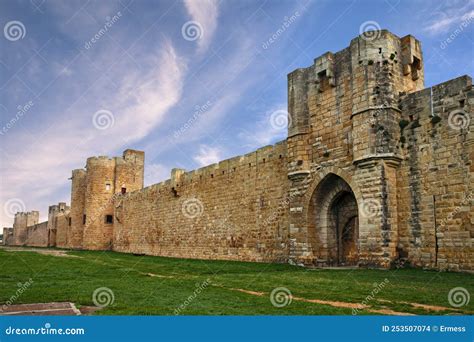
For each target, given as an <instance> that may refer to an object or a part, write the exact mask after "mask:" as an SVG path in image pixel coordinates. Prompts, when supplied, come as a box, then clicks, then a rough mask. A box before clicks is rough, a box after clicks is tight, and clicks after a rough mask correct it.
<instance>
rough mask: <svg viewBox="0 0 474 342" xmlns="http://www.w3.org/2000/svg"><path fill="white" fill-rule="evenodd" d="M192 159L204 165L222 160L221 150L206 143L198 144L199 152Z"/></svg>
mask: <svg viewBox="0 0 474 342" xmlns="http://www.w3.org/2000/svg"><path fill="white" fill-rule="evenodd" d="M193 159H194V160H195V161H196V162H197V163H198V164H199V165H200V166H206V165H210V164H214V163H217V162H219V161H220V160H222V151H221V149H220V148H218V147H211V146H207V145H201V146H199V152H198V154H197V155H195V156H194V157H193Z"/></svg>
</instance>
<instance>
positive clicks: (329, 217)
mask: <svg viewBox="0 0 474 342" xmlns="http://www.w3.org/2000/svg"><path fill="white" fill-rule="evenodd" d="M307 194H308V197H307V200H306V205H305V206H304V208H306V211H305V216H306V222H307V229H308V230H307V232H308V243H309V246H310V248H311V250H312V251H313V256H314V258H315V263H316V264H320V265H321V264H322V265H356V264H357V263H358V250H359V246H358V235H359V229H358V227H359V221H358V217H359V210H358V203H359V202H360V199H361V195H360V190H359V188H358V187H357V185H356V184H354V183H353V181H352V178H351V176H350V175H349V174H348V173H347V172H345V171H344V170H342V169H340V168H328V169H326V170H325V172H320V173H318V174H316V177H314V179H313V181H312V183H311V186H310V187H309V188H308V192H307Z"/></svg>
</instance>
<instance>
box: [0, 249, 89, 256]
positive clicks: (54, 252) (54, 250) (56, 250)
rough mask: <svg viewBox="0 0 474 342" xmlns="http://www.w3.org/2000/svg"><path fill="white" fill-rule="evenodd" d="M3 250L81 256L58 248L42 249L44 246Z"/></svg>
mask: <svg viewBox="0 0 474 342" xmlns="http://www.w3.org/2000/svg"><path fill="white" fill-rule="evenodd" d="M2 249H3V250H5V251H7V252H35V253H38V254H43V255H52V256H56V257H66V258H82V257H81V256H78V255H72V254H68V253H67V251H63V250H60V249H44V248H25V247H2Z"/></svg>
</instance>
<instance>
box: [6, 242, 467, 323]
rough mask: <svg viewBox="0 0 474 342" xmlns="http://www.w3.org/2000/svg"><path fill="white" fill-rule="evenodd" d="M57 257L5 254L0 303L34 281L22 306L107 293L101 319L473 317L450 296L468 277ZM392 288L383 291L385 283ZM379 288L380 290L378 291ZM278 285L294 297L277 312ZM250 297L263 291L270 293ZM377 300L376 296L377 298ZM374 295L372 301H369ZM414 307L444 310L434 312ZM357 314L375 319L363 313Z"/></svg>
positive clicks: (100, 255)
mask: <svg viewBox="0 0 474 342" xmlns="http://www.w3.org/2000/svg"><path fill="white" fill-rule="evenodd" d="M68 254H70V255H72V256H77V257H57V256H51V255H44V254H38V253H36V252H26V251H15V252H12V251H5V250H3V249H0V260H1V262H0V265H1V269H0V283H1V284H2V286H0V303H6V302H7V301H9V300H10V299H11V298H12V296H15V295H16V294H17V290H18V288H19V287H18V283H25V282H26V281H28V280H29V279H30V278H31V279H32V280H33V283H32V285H31V286H30V287H28V288H27V289H26V290H25V291H23V292H22V293H21V294H20V295H18V296H17V298H16V299H15V301H14V302H15V304H21V303H39V302H42V303H44V302H53V301H55V302H60V301H70V302H73V303H75V304H76V305H78V306H79V307H80V306H91V305H94V302H93V298H92V296H93V293H94V291H95V290H96V289H97V288H100V287H107V288H109V289H111V290H112V291H113V294H114V302H113V303H112V304H111V305H109V306H107V307H105V308H104V309H102V310H99V311H96V312H95V314H99V315H174V314H176V313H178V314H182V315H348V314H352V309H351V308H350V307H335V306H331V305H328V304H318V303H311V302H306V301H302V300H299V298H302V299H307V300H312V299H316V300H324V301H333V302H346V303H349V304H350V303H353V304H354V303H355V304H358V303H362V302H364V303H366V304H367V305H369V306H371V307H373V308H374V309H390V310H393V311H398V312H404V313H414V314H437V315H438V314H461V313H462V314H472V313H473V312H474V304H473V301H471V302H470V303H468V304H467V305H465V306H463V307H461V308H459V309H456V308H453V307H451V306H450V305H449V302H448V293H449V291H450V290H451V289H452V288H455V287H463V288H465V289H466V290H467V291H468V292H469V293H471V294H473V293H474V276H473V275H472V274H466V273H450V272H436V271H425V270H421V269H399V270H374V269H357V270H337V269H331V270H328V269H305V268H300V267H296V266H290V265H286V264H267V263H249V262H236V261H217V260H216V261H214V260H212V261H211V260H192V259H176V258H164V257H153V256H134V255H130V254H121V253H117V252H110V251H107V252H96V251H71V252H68ZM382 283H383V284H385V285H383V286H380V284H382ZM377 286H378V287H379V290H378V291H377V292H376V293H374V292H375V289H376V288H377ZM277 287H283V288H286V289H288V290H289V291H290V292H291V294H292V296H293V297H295V298H293V300H292V301H291V303H290V304H289V305H286V306H284V307H281V308H280V307H275V306H274V305H272V303H271V301H270V293H271V292H272V291H273V290H274V289H275V288H277ZM244 291H253V292H256V293H257V292H263V295H256V294H249V293H246V292H244ZM371 295H372V297H371ZM370 297H371V298H370ZM410 303H419V304H425V305H435V306H443V307H447V308H449V310H446V311H430V310H427V309H423V308H419V307H414V306H412V305H411V304H410ZM358 314H370V312H369V311H366V310H360V311H359V313H358Z"/></svg>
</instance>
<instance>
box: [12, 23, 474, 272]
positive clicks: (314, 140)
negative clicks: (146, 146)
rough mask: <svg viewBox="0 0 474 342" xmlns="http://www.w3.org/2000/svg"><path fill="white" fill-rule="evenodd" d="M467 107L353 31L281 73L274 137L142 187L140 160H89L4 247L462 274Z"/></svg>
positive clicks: (469, 209) (411, 46)
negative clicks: (42, 219) (282, 135)
mask: <svg viewBox="0 0 474 342" xmlns="http://www.w3.org/2000/svg"><path fill="white" fill-rule="evenodd" d="M473 106H474V90H473V88H472V84H471V79H470V78H469V77H468V76H463V77H460V78H457V79H454V80H451V81H448V82H445V83H442V84H440V85H437V86H434V87H432V88H428V89H424V70H423V56H422V51H421V45H420V43H419V42H418V41H417V40H416V39H415V38H414V37H412V36H410V35H408V36H406V37H403V38H399V37H397V36H395V35H394V34H392V33H390V32H388V31H386V30H381V31H377V32H373V34H372V35H371V36H370V37H365V36H363V35H362V36H359V37H356V38H355V39H353V40H352V41H351V43H350V46H349V47H347V48H346V49H344V50H342V51H339V52H337V53H331V52H328V53H326V54H324V55H323V56H320V57H318V58H316V59H315V61H314V64H313V65H312V66H310V67H307V68H300V69H297V70H295V71H294V72H292V73H290V74H289V75H288V112H289V116H290V117H289V123H290V124H289V127H288V138H287V139H286V140H285V141H282V142H280V143H277V144H276V145H274V146H266V147H263V148H261V149H258V150H257V151H254V152H252V153H249V154H247V155H244V156H238V157H235V158H231V159H228V160H224V161H222V162H220V163H218V164H213V165H210V166H207V167H204V168H201V169H198V170H194V171H190V172H186V171H185V170H182V169H173V171H172V173H171V177H170V179H169V180H167V181H165V182H162V183H160V184H155V185H152V186H150V187H147V188H143V172H144V153H143V152H140V151H134V150H126V151H125V152H124V154H123V156H122V157H116V158H108V157H92V158H89V159H88V160H87V166H86V170H83V169H79V170H74V171H73V174H72V190H71V209H70V211H69V210H67V209H66V207H65V204H63V207H64V210H63V211H61V210H58V209H55V208H53V209H51V208H50V213H51V216H50V218H49V220H48V223H47V224H46V228H45V225H44V224H39V225H38V224H37V223H38V219H37V218H38V214H37V212H32V213H20V214H18V215H17V217H15V223H14V229H13V233H12V232H11V230H9V229H5V230H4V231H5V232H6V233H4V234H5V236H6V238H5V239H4V240H5V241H6V243H7V244H17V245H33V243H34V244H36V245H49V246H51V245H56V246H58V247H65V248H76V249H80V248H83V249H96V250H105V249H113V250H116V251H121V252H128V253H138V254H150V255H162V256H173V257H186V258H201V259H233V260H247V261H270V262H290V263H292V264H297V265H301V264H305V265H318V266H321V265H362V266H363V265H368V266H370V265H376V266H383V267H388V266H390V265H393V264H395V265H404V264H406V263H410V264H412V265H415V266H420V267H429V268H438V269H452V270H473V269H474V210H473V196H474V195H473V192H474V188H473V184H474V182H473V180H474V179H473V175H474V166H473V163H472V160H473V159H474V127H473V125H474V123H473V120H471V119H472V117H471V116H472V110H473ZM122 192H125V194H122ZM59 207H61V203H60V204H59ZM59 207H58V208H59ZM44 231H46V233H47V235H46V236H47V239H46V240H45V235H44V234H41V232H44ZM29 239H31V241H30V240H29Z"/></svg>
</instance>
